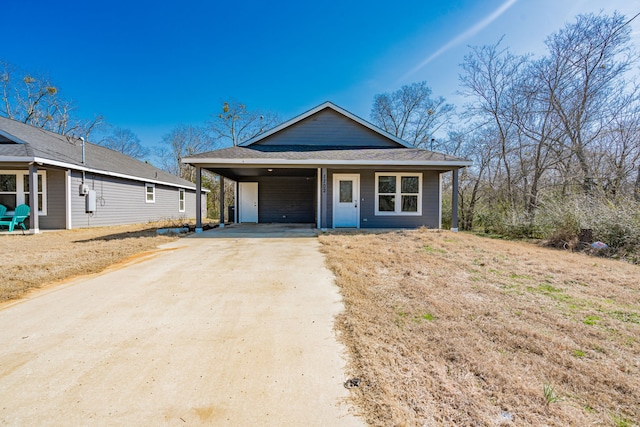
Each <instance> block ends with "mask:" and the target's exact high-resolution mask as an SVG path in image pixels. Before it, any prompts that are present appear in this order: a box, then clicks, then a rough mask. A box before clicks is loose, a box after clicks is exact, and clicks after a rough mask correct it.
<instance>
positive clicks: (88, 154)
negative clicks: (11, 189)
mask: <svg viewBox="0 0 640 427" xmlns="http://www.w3.org/2000/svg"><path fill="white" fill-rule="evenodd" d="M84 145H85V147H84V148H85V156H84V157H85V162H84V164H83V163H82V140H81V139H78V138H74V137H70V136H65V135H60V134H57V133H55V132H50V131H48V130H45V129H42V128H39V127H35V126H31V125H27V124H25V123H21V122H18V121H15V120H12V119H8V118H6V117H0V164H2V163H10V162H12V163H23V162H26V163H29V162H37V163H40V164H43V165H50V166H58V167H63V168H68V169H74V170H80V171H86V172H91V173H97V174H102V175H109V176H116V177H120V178H126V179H132V180H136V181H144V182H149V183H156V184H164V185H168V186H171V187H180V188H189V189H195V185H194V184H193V183H192V182H190V181H187V180H185V179H182V178H180V177H178V176H175V175H173V174H170V173H168V172H166V171H163V170H162V169H159V168H156V167H155V166H153V165H150V164H148V163H145V162H141V161H139V160H136V159H134V158H133V157H130V156H127V155H125V154H122V153H120V152H118V151H115V150H111V149H109V148H106V147H103V146H100V145H97V144H92V143H90V142H85V143H84Z"/></svg>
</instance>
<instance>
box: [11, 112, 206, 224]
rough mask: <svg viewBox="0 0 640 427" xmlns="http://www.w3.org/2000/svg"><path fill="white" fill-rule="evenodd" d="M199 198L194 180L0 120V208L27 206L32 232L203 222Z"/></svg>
mask: <svg viewBox="0 0 640 427" xmlns="http://www.w3.org/2000/svg"><path fill="white" fill-rule="evenodd" d="M36 187H37V192H33V193H32V192H30V191H29V190H30V189H35V188H36ZM196 194H201V197H200V198H199V199H200V200H201V201H200V202H199V203H197V204H198V205H200V206H202V211H201V212H199V215H196V212H195V205H196ZM205 200H206V194H205V193H204V192H202V191H201V190H200V189H198V193H196V187H195V185H194V184H193V183H191V182H189V181H187V180H184V179H182V178H179V177H177V176H174V175H172V174H170V173H167V172H165V171H162V170H161V169H158V168H156V167H154V166H152V165H150V164H147V163H144V162H140V161H138V160H136V159H133V158H131V157H129V156H126V155H124V154H122V153H119V152H117V151H113V150H110V149H108V148H105V147H102V146H99V145H95V144H91V143H89V142H86V143H85V142H84V141H83V140H82V139H77V138H74V137H69V136H64V135H59V134H57V133H53V132H49V131H47V130H44V129H41V128H38V127H34V126H30V125H27V124H24V123H21V122H17V121H15V120H11V119H7V118H4V117H0V204H2V205H4V206H6V207H7V208H8V212H7V214H9V215H10V214H12V213H13V209H14V208H15V207H16V206H18V205H20V204H23V203H25V204H28V205H29V206H30V207H31V215H30V218H29V223H30V229H31V231H32V232H34V233H37V232H38V231H39V229H71V228H83V227H97V226H108V225H117V224H132V223H144V222H148V221H157V220H163V219H179V218H195V217H196V216H198V217H202V215H204V216H206V211H205V209H206V201H205ZM34 212H38V215H34Z"/></svg>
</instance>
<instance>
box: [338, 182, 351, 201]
mask: <svg viewBox="0 0 640 427" xmlns="http://www.w3.org/2000/svg"><path fill="white" fill-rule="evenodd" d="M351 202H353V181H340V203H351Z"/></svg>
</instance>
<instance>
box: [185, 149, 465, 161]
mask: <svg viewBox="0 0 640 427" xmlns="http://www.w3.org/2000/svg"><path fill="white" fill-rule="evenodd" d="M189 159H194V160H196V159H212V160H215V159H227V160H239V161H242V160H252V159H255V160H258V159H259V160H265V159H273V160H309V161H310V162H313V161H314V160H323V161H324V160H331V161H342V160H343V161H363V162H366V161H408V162H411V161H420V162H421V161H434V162H437V161H442V162H459V161H464V159H460V158H458V157H453V156H448V155H446V154H442V153H437V152H435V151H428V150H423V149H419V148H404V147H401V148H400V147H389V148H380V147H375V148H372V147H353V146H351V147H348V146H343V147H340V146H310V145H252V146H248V147H229V148H223V149H220V150H213V151H208V152H205V153H199V154H194V155H193V156H190V157H189ZM187 161H188V159H187ZM194 163H197V162H194Z"/></svg>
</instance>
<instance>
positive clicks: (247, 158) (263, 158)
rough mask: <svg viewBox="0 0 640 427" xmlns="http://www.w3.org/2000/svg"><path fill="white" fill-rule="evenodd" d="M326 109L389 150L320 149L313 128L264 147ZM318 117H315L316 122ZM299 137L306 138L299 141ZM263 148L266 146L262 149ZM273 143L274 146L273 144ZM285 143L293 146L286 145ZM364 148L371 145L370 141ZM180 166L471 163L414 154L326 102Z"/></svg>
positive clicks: (379, 147)
mask: <svg viewBox="0 0 640 427" xmlns="http://www.w3.org/2000/svg"><path fill="white" fill-rule="evenodd" d="M326 109H329V110H331V111H332V112H334V114H338V115H341V116H344V117H346V120H348V121H353V122H355V123H357V125H361V126H363V127H364V128H366V129H363V131H364V130H366V132H365V133H368V134H371V132H374V133H375V136H376V139H378V140H379V138H378V137H380V138H384V139H385V141H389V145H384V146H382V145H380V144H368V145H364V144H367V137H366V136H365V138H362V139H361V140H360V141H359V143H358V144H344V143H341V142H340V141H337V140H335V139H334V140H333V141H331V145H328V144H326V143H323V142H324V141H326V138H325V139H324V140H323V138H320V137H319V133H316V132H318V128H317V127H315V128H314V127H304V128H301V129H304V130H303V131H301V132H298V133H297V134H296V137H299V138H301V139H300V140H297V139H295V138H286V137H280V138H279V139H278V140H277V141H278V142H276V143H270V144H269V143H266V142H267V141H268V138H271V137H274V136H275V135H276V134H278V133H280V135H281V136H282V135H284V134H286V133H287V132H288V131H289V130H290V129H291V128H292V127H295V126H296V125H298V123H301V122H303V121H304V120H306V119H309V118H310V117H311V116H313V115H315V114H323V112H324V111H325V110H326ZM318 117H319V116H318ZM302 132H306V133H309V135H302ZM262 142H265V143H262ZM272 142H273V141H272ZM290 142H293V144H291V143H290ZM369 142H373V141H372V140H369ZM182 161H183V162H184V163H188V164H191V165H194V166H195V165H198V166H201V167H205V168H222V167H251V166H261V167H266V166H267V165H271V166H275V167H283V168H286V167H304V166H306V167H323V165H350V166H378V165H379V166H392V165H396V166H425V167H431V168H444V169H456V168H460V167H466V166H470V165H471V164H472V162H470V161H468V160H466V159H462V158H459V157H454V156H449V155H446V154H443V153H438V152H435V151H429V150H424V149H422V148H415V147H413V146H412V145H410V144H409V143H408V142H406V141H403V140H402V139H400V138H398V137H396V136H394V135H391V134H390V133H388V132H385V131H383V130H382V129H379V128H377V127H376V126H374V125H372V124H371V123H369V122H367V121H366V120H363V119H361V118H359V117H358V116H356V115H354V114H351V113H349V112H348V111H346V110H344V109H343V108H340V107H338V106H337V105H335V104H333V103H331V102H325V103H323V104H321V105H319V106H317V107H315V108H313V109H311V110H309V111H307V112H305V113H303V114H301V115H299V116H296V117H295V118H293V119H291V120H288V121H286V122H284V123H282V124H281V125H279V126H276V127H275V128H273V129H271V130H269V131H267V132H265V133H263V134H260V135H258V136H256V137H254V138H252V139H249V140H247V141H245V142H243V143H241V144H239V145H238V146H235V147H227V148H221V149H217V150H213V151H208V152H204V153H198V154H194V155H191V156H189V157H185V158H184V159H182Z"/></svg>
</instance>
